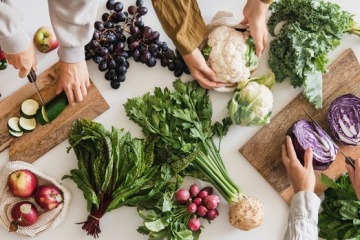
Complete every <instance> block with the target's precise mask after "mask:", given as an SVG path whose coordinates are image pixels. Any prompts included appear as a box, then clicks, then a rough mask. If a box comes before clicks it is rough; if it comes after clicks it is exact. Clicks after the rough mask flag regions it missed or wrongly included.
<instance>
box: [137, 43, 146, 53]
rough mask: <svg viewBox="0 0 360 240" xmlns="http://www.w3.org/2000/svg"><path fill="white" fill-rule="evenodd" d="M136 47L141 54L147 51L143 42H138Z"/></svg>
mask: <svg viewBox="0 0 360 240" xmlns="http://www.w3.org/2000/svg"><path fill="white" fill-rule="evenodd" d="M138 49H139V52H140V54H143V52H145V51H147V47H146V46H145V45H143V44H140V45H139V47H138Z"/></svg>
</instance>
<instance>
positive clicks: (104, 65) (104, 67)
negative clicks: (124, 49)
mask: <svg viewBox="0 0 360 240" xmlns="http://www.w3.org/2000/svg"><path fill="white" fill-rule="evenodd" d="M98 68H99V70H100V71H101V72H105V71H106V70H107V69H108V65H107V63H106V62H105V61H103V62H101V63H100V64H99V66H98Z"/></svg>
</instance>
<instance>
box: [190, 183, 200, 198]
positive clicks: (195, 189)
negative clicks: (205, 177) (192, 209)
mask: <svg viewBox="0 0 360 240" xmlns="http://www.w3.org/2000/svg"><path fill="white" fill-rule="evenodd" d="M189 192H190V196H191V197H192V198H193V199H195V198H196V197H197V195H198V194H199V192H200V189H199V186H198V185H196V184H195V183H194V184H193V185H191V186H190V188H189Z"/></svg>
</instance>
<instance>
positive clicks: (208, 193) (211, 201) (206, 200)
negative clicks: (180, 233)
mask: <svg viewBox="0 0 360 240" xmlns="http://www.w3.org/2000/svg"><path fill="white" fill-rule="evenodd" d="M175 200H176V201H177V202H178V203H179V204H181V205H186V208H187V212H188V213H189V214H190V219H189V221H188V228H189V229H190V230H191V231H197V230H199V228H200V226H201V223H200V219H199V218H200V217H202V218H205V219H207V220H208V221H211V220H214V219H215V218H216V217H217V216H219V212H218V210H217V207H218V206H219V204H220V198H219V196H218V195H215V194H213V188H212V187H210V186H208V187H204V188H202V189H199V187H198V186H197V184H195V183H194V184H192V185H191V186H190V188H189V190H187V189H184V188H180V189H179V190H177V191H176V192H175Z"/></svg>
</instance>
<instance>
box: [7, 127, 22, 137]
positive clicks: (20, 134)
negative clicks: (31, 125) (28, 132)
mask: <svg viewBox="0 0 360 240" xmlns="http://www.w3.org/2000/svg"><path fill="white" fill-rule="evenodd" d="M9 133H10V135H11V136H13V137H21V136H22V135H23V134H24V132H14V131H12V130H10V129H9Z"/></svg>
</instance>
